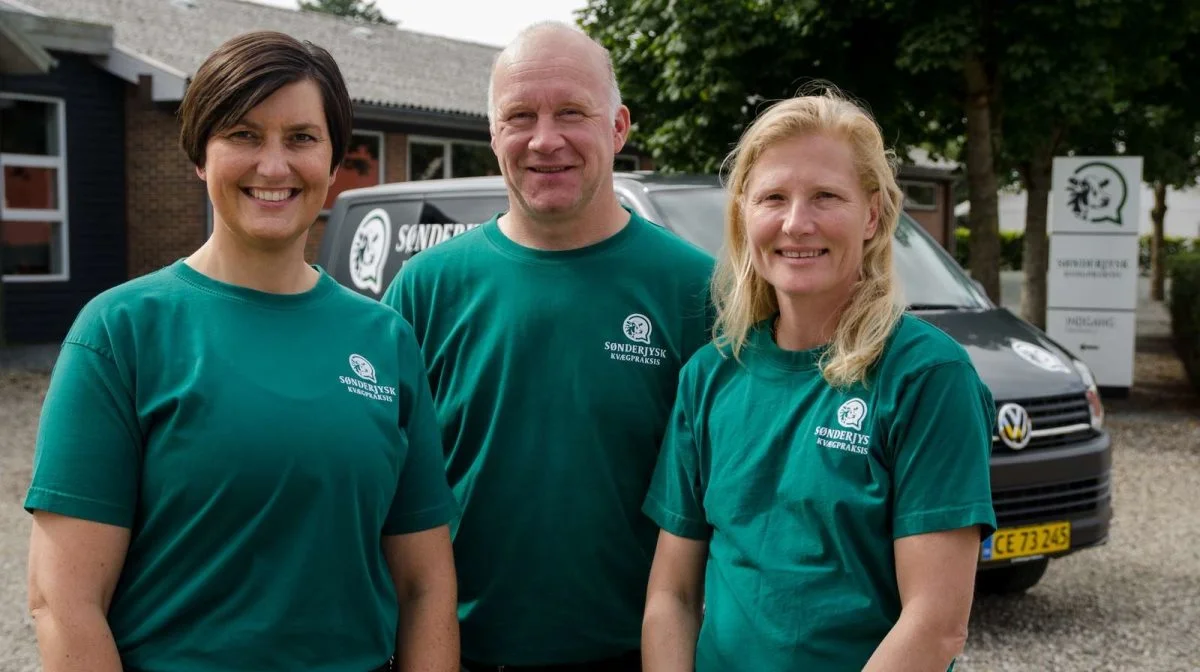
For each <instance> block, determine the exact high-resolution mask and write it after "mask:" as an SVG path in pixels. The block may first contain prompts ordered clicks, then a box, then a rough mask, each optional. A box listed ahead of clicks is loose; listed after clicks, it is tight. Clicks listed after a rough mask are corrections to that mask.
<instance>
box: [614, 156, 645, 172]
mask: <svg viewBox="0 0 1200 672" xmlns="http://www.w3.org/2000/svg"><path fill="white" fill-rule="evenodd" d="M640 167H641V166H640V164H639V163H638V157H636V156H631V155H629V154H617V155H616V156H614V157H613V170H616V171H624V172H633V171H635V170H638V169H639V168H640Z"/></svg>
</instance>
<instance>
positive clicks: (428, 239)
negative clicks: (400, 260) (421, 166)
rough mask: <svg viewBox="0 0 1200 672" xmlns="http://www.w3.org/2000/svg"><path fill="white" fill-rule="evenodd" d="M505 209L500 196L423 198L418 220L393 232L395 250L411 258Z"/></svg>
mask: <svg viewBox="0 0 1200 672" xmlns="http://www.w3.org/2000/svg"><path fill="white" fill-rule="evenodd" d="M507 208H508V199H507V198H505V197H503V196H461V197H454V196H443V197H440V198H437V197H429V198H426V200H425V203H424V205H423V206H422V208H421V215H420V219H419V220H418V221H411V220H410V221H408V222H403V223H401V224H400V226H399V227H398V228H397V229H396V251H397V252H399V253H401V254H404V255H407V256H411V255H414V254H417V253H418V252H420V251H421V250H427V249H429V248H431V247H433V246H434V245H437V244H438V243H444V242H446V241H447V240H450V239H451V238H453V237H454V236H457V235H459V234H461V233H466V232H467V231H470V230H471V229H473V228H475V227H477V226H479V225H480V224H482V223H484V222H486V221H487V220H489V219H491V218H492V217H493V216H494V215H496V214H497V213H500V212H502V211H504V210H505V209H507Z"/></svg>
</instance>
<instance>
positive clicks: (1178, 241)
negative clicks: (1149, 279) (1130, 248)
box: [1138, 234, 1196, 275]
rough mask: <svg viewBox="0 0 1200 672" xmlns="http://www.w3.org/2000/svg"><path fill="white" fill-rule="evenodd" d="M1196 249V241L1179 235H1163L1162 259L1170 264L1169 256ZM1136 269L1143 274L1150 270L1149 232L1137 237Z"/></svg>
mask: <svg viewBox="0 0 1200 672" xmlns="http://www.w3.org/2000/svg"><path fill="white" fill-rule="evenodd" d="M1195 249H1196V241H1195V240H1193V239H1190V238H1183V237H1180V236H1163V253H1164V254H1163V260H1164V261H1166V262H1167V263H1168V265H1169V264H1170V261H1171V257H1174V256H1176V255H1179V254H1181V253H1183V252H1191V251H1192V250H1195ZM1138 269H1140V270H1141V272H1142V274H1143V275H1145V274H1147V273H1149V272H1150V234H1146V235H1144V236H1140V237H1139V238H1138Z"/></svg>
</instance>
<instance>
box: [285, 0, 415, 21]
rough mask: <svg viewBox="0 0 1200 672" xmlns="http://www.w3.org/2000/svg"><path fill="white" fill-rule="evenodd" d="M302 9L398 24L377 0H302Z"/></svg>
mask: <svg viewBox="0 0 1200 672" xmlns="http://www.w3.org/2000/svg"><path fill="white" fill-rule="evenodd" d="M300 9H302V10H304V11H306V12H323V13H325V14H335V15H337V16H344V17H347V18H351V19H358V20H360V21H365V22H367V23H377V24H385V25H389V26H394V25H396V22H395V21H392V20H390V19H388V18H387V17H385V16H384V15H383V12H381V11H379V8H377V7H376V6H375V0H300Z"/></svg>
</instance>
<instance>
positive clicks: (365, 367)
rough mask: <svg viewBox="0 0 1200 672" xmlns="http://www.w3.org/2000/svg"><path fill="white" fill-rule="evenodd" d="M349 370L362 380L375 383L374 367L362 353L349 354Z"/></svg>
mask: <svg viewBox="0 0 1200 672" xmlns="http://www.w3.org/2000/svg"><path fill="white" fill-rule="evenodd" d="M350 370H351V371H354V375H356V376H358V377H359V378H362V379H363V380H366V381H369V382H372V383H375V382H378V381H376V380H375V367H374V365H372V364H371V363H370V362H368V361H367V358H366V357H363V356H362V355H350Z"/></svg>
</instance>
